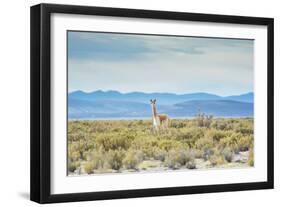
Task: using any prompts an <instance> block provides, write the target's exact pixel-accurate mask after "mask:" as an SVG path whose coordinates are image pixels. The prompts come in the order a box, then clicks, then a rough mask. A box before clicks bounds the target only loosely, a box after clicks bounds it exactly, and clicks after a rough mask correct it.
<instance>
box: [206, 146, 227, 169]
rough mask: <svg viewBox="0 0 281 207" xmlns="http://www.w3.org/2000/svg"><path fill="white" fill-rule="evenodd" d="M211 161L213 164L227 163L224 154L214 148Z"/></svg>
mask: <svg viewBox="0 0 281 207" xmlns="http://www.w3.org/2000/svg"><path fill="white" fill-rule="evenodd" d="M209 161H210V162H211V164H212V166H216V165H223V164H225V163H226V160H225V158H224V156H223V155H222V154H221V153H220V151H219V150H218V149H214V151H213V154H212V155H211V156H210V158H209Z"/></svg>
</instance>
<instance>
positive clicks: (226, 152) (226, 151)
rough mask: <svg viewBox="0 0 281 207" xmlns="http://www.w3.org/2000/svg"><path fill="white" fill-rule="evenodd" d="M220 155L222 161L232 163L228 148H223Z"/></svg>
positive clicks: (231, 155) (231, 153) (231, 152)
mask: <svg viewBox="0 0 281 207" xmlns="http://www.w3.org/2000/svg"><path fill="white" fill-rule="evenodd" d="M221 154H222V155H223V157H224V159H225V160H226V161H227V162H231V161H232V157H233V151H232V150H231V149H230V148H229V147H226V148H224V149H223V150H222V152H221Z"/></svg>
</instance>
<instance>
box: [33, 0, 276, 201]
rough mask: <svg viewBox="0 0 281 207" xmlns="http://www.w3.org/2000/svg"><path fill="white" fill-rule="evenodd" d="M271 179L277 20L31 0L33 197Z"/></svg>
mask: <svg viewBox="0 0 281 207" xmlns="http://www.w3.org/2000/svg"><path fill="white" fill-rule="evenodd" d="M270 188H273V19H271V18H261V17H242V16H226V15H214V14H195V13H181V12H169V11H152V10H134V9H121V8H103V7H87V6H70V5H54V4H40V5H36V6H33V7H31V200H33V201H36V202H39V203H52V202H68V201H84V200H100V199H117V198H132V197H145V196H163V195H178V194H193V193H209V192H223V191H238V190H254V189H270Z"/></svg>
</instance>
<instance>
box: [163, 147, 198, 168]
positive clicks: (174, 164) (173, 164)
mask: <svg viewBox="0 0 281 207" xmlns="http://www.w3.org/2000/svg"><path fill="white" fill-rule="evenodd" d="M191 161H194V154H193V152H192V151H191V150H189V149H187V150H184V149H180V150H170V151H169V152H168V155H167V156H166V158H165V161H164V164H165V166H167V167H169V168H172V169H177V168H180V167H181V166H184V165H186V164H187V163H188V162H191Z"/></svg>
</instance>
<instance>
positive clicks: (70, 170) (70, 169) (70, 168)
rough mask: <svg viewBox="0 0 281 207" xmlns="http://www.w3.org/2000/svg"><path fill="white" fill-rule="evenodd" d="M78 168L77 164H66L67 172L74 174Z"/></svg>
mask: <svg viewBox="0 0 281 207" xmlns="http://www.w3.org/2000/svg"><path fill="white" fill-rule="evenodd" d="M78 166H79V163H78V162H71V161H69V162H68V172H74V171H75V170H76V169H77V167H78Z"/></svg>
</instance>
